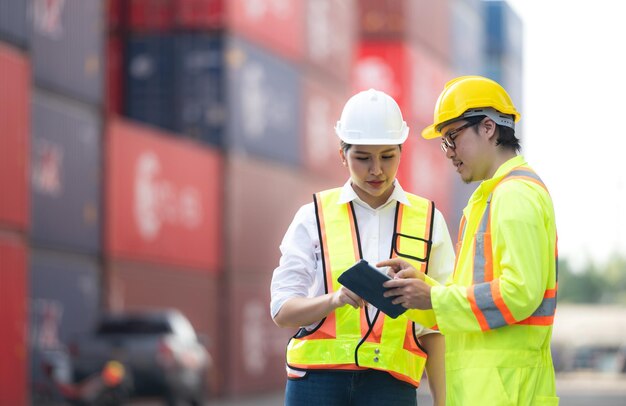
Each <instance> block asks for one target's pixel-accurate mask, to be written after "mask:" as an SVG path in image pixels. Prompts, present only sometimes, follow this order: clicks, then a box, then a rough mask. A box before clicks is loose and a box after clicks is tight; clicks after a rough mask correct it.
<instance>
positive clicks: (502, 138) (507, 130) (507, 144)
mask: <svg viewBox="0 0 626 406" xmlns="http://www.w3.org/2000/svg"><path fill="white" fill-rule="evenodd" d="M485 117H487V116H473V117H467V118H466V119H465V120H467V121H469V122H470V123H472V125H473V124H477V123H479V122H480V121H482V120H483V119H484V118H485ZM496 130H497V131H498V138H497V139H496V145H501V146H502V147H503V148H510V149H513V150H515V151H516V152H519V151H520V150H521V149H522V146H521V144H520V140H519V138H517V137H516V136H515V130H514V129H513V128H511V127H507V126H504V125H499V124H496Z"/></svg>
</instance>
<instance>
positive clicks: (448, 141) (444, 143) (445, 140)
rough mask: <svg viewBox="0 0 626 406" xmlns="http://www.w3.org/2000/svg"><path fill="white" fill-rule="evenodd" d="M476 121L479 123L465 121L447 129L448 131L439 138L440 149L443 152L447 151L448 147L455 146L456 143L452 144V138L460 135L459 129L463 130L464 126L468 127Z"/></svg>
mask: <svg viewBox="0 0 626 406" xmlns="http://www.w3.org/2000/svg"><path fill="white" fill-rule="evenodd" d="M478 123H480V121H478V122H474V123H472V122H467V123H465V124H463V125H462V126H460V127H457V128H455V129H454V130H450V131H448V133H447V134H446V135H444V136H443V137H442V138H441V150H442V151H443V152H444V154H445V153H446V152H448V148H452V149H455V148H456V145H454V139H455V138H456V137H458V136H459V135H460V133H461V131H463V130H465V129H466V128H470V127H472V126H474V125H476V124H478Z"/></svg>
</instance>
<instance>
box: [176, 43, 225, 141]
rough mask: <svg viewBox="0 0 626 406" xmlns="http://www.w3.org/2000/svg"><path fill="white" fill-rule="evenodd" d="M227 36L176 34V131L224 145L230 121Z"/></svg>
mask: <svg viewBox="0 0 626 406" xmlns="http://www.w3.org/2000/svg"><path fill="white" fill-rule="evenodd" d="M222 38H223V37H221V36H215V35H207V34H201V33H195V34H181V35H178V36H176V42H175V47H174V49H175V57H174V61H175V63H176V65H175V72H176V109H175V110H176V124H175V131H176V132H179V133H182V134H185V135H187V136H190V137H192V138H196V139H199V140H202V141H205V142H207V143H209V144H212V145H216V146H220V145H221V144H222V139H223V131H224V125H225V120H226V107H225V97H224V91H225V83H224V69H223V67H224V58H223V43H224V41H223V39H222Z"/></svg>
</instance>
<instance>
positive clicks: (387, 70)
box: [352, 41, 412, 115]
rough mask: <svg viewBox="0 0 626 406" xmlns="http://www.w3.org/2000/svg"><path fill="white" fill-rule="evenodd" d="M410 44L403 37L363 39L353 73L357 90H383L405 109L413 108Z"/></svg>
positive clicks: (353, 84) (354, 85)
mask: <svg viewBox="0 0 626 406" xmlns="http://www.w3.org/2000/svg"><path fill="white" fill-rule="evenodd" d="M410 57H411V56H410V48H409V46H408V45H407V44H406V43H404V42H402V41H362V42H361V43H360V44H359V47H358V49H357V59H356V61H355V64H354V68H353V70H354V73H353V75H352V80H353V82H352V88H353V89H354V92H355V93H356V92H357V91H361V90H367V89H369V88H374V89H377V90H382V91H383V92H385V93H387V94H388V95H390V96H391V97H393V98H394V99H395V101H396V102H397V103H398V104H399V105H400V109H401V110H402V113H403V114H404V115H406V114H407V113H408V112H409V111H411V105H410V103H411V97H410V94H411V92H410V87H409V85H410V83H411V82H410V78H411V75H412V71H411V66H410Z"/></svg>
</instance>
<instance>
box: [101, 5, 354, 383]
mask: <svg viewBox="0 0 626 406" xmlns="http://www.w3.org/2000/svg"><path fill="white" fill-rule="evenodd" d="M107 6H108V23H107V27H108V30H107V31H108V33H107V42H108V45H107V52H108V55H109V58H108V66H107V71H108V79H107V80H108V86H107V87H108V89H109V90H108V96H107V101H106V103H107V108H106V111H107V124H106V128H107V130H106V137H105V139H106V159H105V168H106V179H107V181H106V189H105V199H104V200H105V202H106V204H105V207H106V209H105V224H106V226H105V229H106V233H105V235H106V237H105V240H106V241H105V250H104V253H105V259H106V261H105V262H106V264H107V265H106V266H105V267H106V270H105V279H106V281H105V283H104V287H105V291H106V294H105V296H106V297H105V302H106V307H108V308H110V309H130V308H145V307H155V306H160V305H161V306H162V305H168V306H174V307H177V308H179V309H181V310H182V311H183V312H184V313H185V314H187V316H188V317H190V319H191V321H192V323H193V324H194V326H195V327H196V329H198V330H199V331H200V333H201V334H203V335H204V336H206V337H207V341H208V342H209V350H210V352H211V353H212V354H213V357H214V358H215V363H216V366H217V368H216V371H215V374H214V376H212V377H211V386H212V390H213V391H214V392H215V393H216V394H217V395H227V394H231V395H238V394H245V393H254V392H259V391H264V390H271V389H277V388H280V387H281V386H282V385H283V383H284V379H285V377H284V368H283V365H284V347H285V345H286V342H287V339H288V337H289V336H290V335H291V334H293V331H287V330H281V329H278V328H277V327H276V326H275V325H274V324H273V323H272V321H271V318H270V317H269V311H268V309H269V283H270V278H271V273H272V271H273V269H274V267H275V266H276V264H277V263H278V254H279V250H278V246H279V244H280V240H281V238H282V235H283V233H284V231H285V230H286V229H287V226H288V225H289V222H290V221H291V219H292V218H293V215H294V214H295V212H296V210H297V208H298V207H299V206H300V205H302V204H304V203H306V202H308V201H310V200H311V194H312V193H313V192H314V191H316V190H319V189H323V188H326V187H329V186H331V185H338V184H341V183H343V182H344V181H345V174H342V173H339V174H338V172H341V171H342V170H343V169H342V166H341V165H340V163H339V160H338V156H337V155H338V154H337V149H338V142H337V139H336V137H335V136H334V133H333V126H334V123H335V120H336V119H337V118H338V117H339V114H340V111H341V108H342V106H343V102H344V101H345V99H346V97H347V96H348V92H349V81H348V77H349V75H350V72H351V66H352V58H353V42H354V39H355V30H354V27H355V25H354V17H353V10H354V2H353V1H340V0H315V1H310V2H276V1H257V2H249V1H229V2H222V1H215V0H184V1H180V0H176V1H174V0H132V1H121V0H110V1H109V2H108V3H107ZM267 27H272V29H271V30H269V29H268V28H267ZM182 163H185V164H182ZM129 175H130V176H129ZM259 236H262V238H259ZM150 292H158V294H149V293H150Z"/></svg>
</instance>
